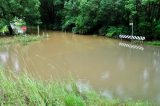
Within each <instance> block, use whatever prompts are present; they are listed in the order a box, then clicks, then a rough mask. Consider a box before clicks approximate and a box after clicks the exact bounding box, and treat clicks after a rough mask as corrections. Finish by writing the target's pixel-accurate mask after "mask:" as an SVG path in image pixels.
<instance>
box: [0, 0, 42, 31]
mask: <svg viewBox="0 0 160 106" xmlns="http://www.w3.org/2000/svg"><path fill="white" fill-rule="evenodd" d="M39 6H40V2H39V0H0V17H1V18H0V21H1V22H2V23H3V24H5V25H8V29H9V32H10V34H12V30H11V27H10V24H9V23H10V21H12V20H13V18H14V17H18V18H21V19H23V20H25V21H26V23H27V24H28V25H36V24H39V23H40V20H39V18H40V12H39ZM0 26H3V25H0Z"/></svg>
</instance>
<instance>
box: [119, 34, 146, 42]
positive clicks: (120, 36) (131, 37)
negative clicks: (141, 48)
mask: <svg viewBox="0 0 160 106" xmlns="http://www.w3.org/2000/svg"><path fill="white" fill-rule="evenodd" d="M119 38H120V39H130V40H141V41H144V40H145V37H144V36H132V35H119Z"/></svg>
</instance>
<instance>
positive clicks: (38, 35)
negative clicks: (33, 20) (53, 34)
mask: <svg viewBox="0 0 160 106" xmlns="http://www.w3.org/2000/svg"><path fill="white" fill-rule="evenodd" d="M37 30H38V36H39V25H38V26H37Z"/></svg>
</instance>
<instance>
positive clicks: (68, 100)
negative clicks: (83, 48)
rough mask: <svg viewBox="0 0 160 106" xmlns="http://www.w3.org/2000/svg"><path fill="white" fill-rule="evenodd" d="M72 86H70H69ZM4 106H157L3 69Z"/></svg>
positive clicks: (1, 95)
mask: <svg viewBox="0 0 160 106" xmlns="http://www.w3.org/2000/svg"><path fill="white" fill-rule="evenodd" d="M67 86H70V87H67ZM0 105H1V106H9V105H16V106H26V105H27V106H154V105H153V104H152V103H150V102H148V101H141V100H139V101H133V100H127V101H121V100H120V99H107V98H104V97H103V96H101V95H100V94H99V93H97V92H95V91H94V90H93V89H92V90H89V91H81V92H80V90H79V89H78V87H77V85H76V83H75V81H74V80H70V81H66V82H65V81H52V82H45V81H40V80H35V79H32V78H31V77H29V76H28V75H27V74H24V75H22V76H21V77H19V76H17V75H15V74H13V73H8V72H7V73H6V70H5V69H3V68H0Z"/></svg>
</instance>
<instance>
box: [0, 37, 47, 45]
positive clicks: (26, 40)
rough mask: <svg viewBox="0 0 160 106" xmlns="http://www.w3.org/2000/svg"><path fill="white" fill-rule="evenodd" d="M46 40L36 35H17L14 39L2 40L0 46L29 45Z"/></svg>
mask: <svg viewBox="0 0 160 106" xmlns="http://www.w3.org/2000/svg"><path fill="white" fill-rule="evenodd" d="M42 39H44V36H36V35H27V36H21V35H16V36H13V37H8V38H2V39H0V45H7V44H23V45H26V44H29V43H31V42H34V41H39V40H42Z"/></svg>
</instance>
